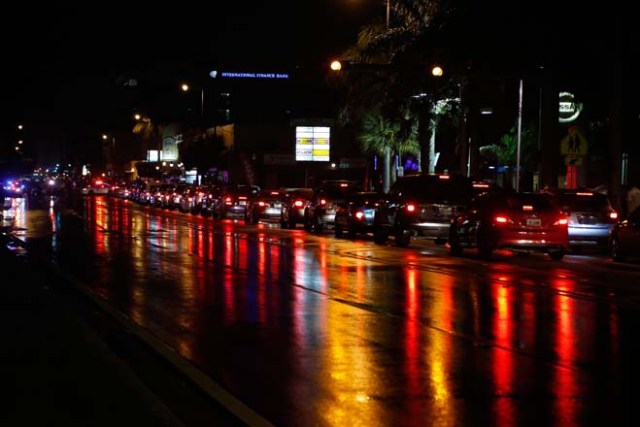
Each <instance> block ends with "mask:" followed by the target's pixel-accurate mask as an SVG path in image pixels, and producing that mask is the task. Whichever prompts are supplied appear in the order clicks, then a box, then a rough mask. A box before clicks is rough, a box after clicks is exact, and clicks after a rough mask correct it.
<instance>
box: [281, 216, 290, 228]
mask: <svg viewBox="0 0 640 427" xmlns="http://www.w3.org/2000/svg"><path fill="white" fill-rule="evenodd" d="M288 227H289V224H288V223H287V221H286V220H285V219H284V218H282V217H280V228H283V229H287V228H288Z"/></svg>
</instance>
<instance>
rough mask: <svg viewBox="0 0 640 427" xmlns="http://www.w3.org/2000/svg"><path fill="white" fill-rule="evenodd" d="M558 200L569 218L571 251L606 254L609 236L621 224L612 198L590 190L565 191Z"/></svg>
mask: <svg viewBox="0 0 640 427" xmlns="http://www.w3.org/2000/svg"><path fill="white" fill-rule="evenodd" d="M556 197H557V198H558V203H559V204H560V206H561V207H562V209H564V210H565V212H567V214H568V216H569V247H570V248H571V250H572V251H579V250H581V249H583V248H593V249H596V250H599V251H602V252H606V251H607V246H608V244H609V234H610V232H611V229H612V228H613V226H614V225H615V224H616V222H618V212H616V210H615V209H613V206H612V205H611V202H610V200H609V197H608V196H607V195H606V194H602V193H595V192H593V191H590V190H563V191H561V192H558V193H557V194H556Z"/></svg>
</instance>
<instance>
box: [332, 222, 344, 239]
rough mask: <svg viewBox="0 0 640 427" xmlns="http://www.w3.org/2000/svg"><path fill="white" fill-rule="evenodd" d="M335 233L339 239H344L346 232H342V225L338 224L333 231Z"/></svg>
mask: <svg viewBox="0 0 640 427" xmlns="http://www.w3.org/2000/svg"><path fill="white" fill-rule="evenodd" d="M333 232H334V234H335V236H336V237H337V238H338V239H340V238H342V237H343V235H344V232H343V231H342V225H340V224H338V223H337V222H336V225H335V227H334V229H333Z"/></svg>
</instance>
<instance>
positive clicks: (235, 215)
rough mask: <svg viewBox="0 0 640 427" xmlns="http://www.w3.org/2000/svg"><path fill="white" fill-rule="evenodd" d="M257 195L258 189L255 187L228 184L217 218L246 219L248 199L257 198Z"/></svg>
mask: <svg viewBox="0 0 640 427" xmlns="http://www.w3.org/2000/svg"><path fill="white" fill-rule="evenodd" d="M258 193H260V187H259V186H257V185H246V184H230V185H229V186H228V187H227V189H226V190H225V191H224V193H223V195H222V203H221V204H220V210H219V214H218V215H217V217H218V218H220V219H225V218H232V219H246V215H247V205H248V203H249V199H250V198H253V197H255V196H257V195H258ZM214 216H216V215H215V214H214Z"/></svg>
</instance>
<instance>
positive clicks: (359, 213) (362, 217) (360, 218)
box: [355, 211, 364, 220]
mask: <svg viewBox="0 0 640 427" xmlns="http://www.w3.org/2000/svg"><path fill="white" fill-rule="evenodd" d="M355 217H356V219H357V220H363V219H364V213H363V212H362V211H358V212H356V215H355Z"/></svg>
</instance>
